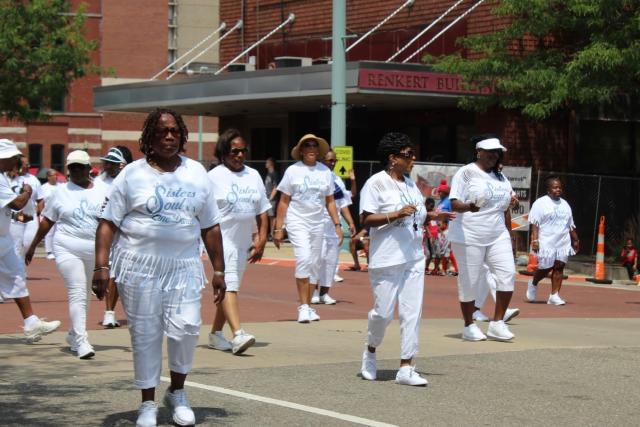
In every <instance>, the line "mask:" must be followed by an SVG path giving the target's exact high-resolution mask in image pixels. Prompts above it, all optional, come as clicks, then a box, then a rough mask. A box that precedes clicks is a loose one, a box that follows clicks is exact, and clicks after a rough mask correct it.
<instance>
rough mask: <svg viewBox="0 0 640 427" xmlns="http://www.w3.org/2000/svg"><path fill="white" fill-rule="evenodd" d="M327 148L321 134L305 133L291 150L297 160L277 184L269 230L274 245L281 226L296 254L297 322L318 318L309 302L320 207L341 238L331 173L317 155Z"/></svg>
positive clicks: (321, 231)
mask: <svg viewBox="0 0 640 427" xmlns="http://www.w3.org/2000/svg"><path fill="white" fill-rule="evenodd" d="M327 152H329V144H327V141H325V140H324V139H322V138H319V137H317V136H315V135H313V134H307V135H305V136H303V137H302V138H300V141H298V144H297V145H296V146H295V147H293V149H292V150H291V157H293V158H294V159H295V160H298V162H296V163H294V164H293V165H291V166H289V167H288V168H287V170H286V171H285V173H284V176H283V177H282V180H281V181H280V184H278V191H280V193H281V196H280V202H279V203H278V212H277V217H276V222H275V229H274V230H273V243H274V244H275V245H276V247H277V248H280V244H281V243H282V239H283V231H284V230H283V227H285V224H286V229H287V234H288V235H289V240H290V241H291V244H292V245H293V251H294V254H295V257H296V270H295V278H296V286H297V288H298V298H299V300H300V306H298V322H299V323H309V322H310V321H315V320H320V316H318V314H317V313H316V311H315V310H314V309H313V308H311V307H310V306H309V303H310V302H311V293H312V292H313V287H312V286H311V285H310V284H311V283H314V284H315V283H318V275H319V265H320V264H319V263H318V259H319V258H320V256H321V254H322V241H323V236H324V221H323V218H322V213H323V210H324V209H325V207H326V209H327V212H328V213H329V216H330V217H331V221H332V222H333V227H334V228H335V230H336V235H337V236H338V239H342V228H341V226H340V218H339V217H338V212H337V210H336V203H335V201H334V199H333V188H334V184H333V174H332V173H331V171H330V170H329V168H327V167H326V166H325V165H323V164H322V163H320V159H322V158H324V156H325V155H326V154H327Z"/></svg>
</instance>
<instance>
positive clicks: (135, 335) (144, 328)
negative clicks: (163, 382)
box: [118, 278, 202, 389]
mask: <svg viewBox="0 0 640 427" xmlns="http://www.w3.org/2000/svg"><path fill="white" fill-rule="evenodd" d="M154 279H155V278H153V279H150V280H147V281H144V282H134V284H128V283H127V282H124V283H122V282H119V283H118V291H119V292H120V298H121V299H122V306H123V307H124V311H125V313H126V315H127V321H128V322H129V333H130V334H131V346H132V347H133V367H134V371H135V385H136V387H137V388H139V389H147V388H153V387H156V386H157V385H158V384H159V383H160V371H161V369H162V340H163V336H164V335H166V336H167V349H168V353H169V369H170V370H171V371H173V372H177V373H179V374H187V373H189V371H190V370H191V365H192V364H193V354H194V352H195V348H196V344H197V343H198V334H199V333H200V325H201V324H202V321H201V319H200V291H201V288H200V287H201V284H200V283H199V282H198V283H196V281H195V280H194V284H193V286H189V287H187V288H183V289H166V288H164V289H163V286H162V284H161V283H160V282H158V281H157V280H154Z"/></svg>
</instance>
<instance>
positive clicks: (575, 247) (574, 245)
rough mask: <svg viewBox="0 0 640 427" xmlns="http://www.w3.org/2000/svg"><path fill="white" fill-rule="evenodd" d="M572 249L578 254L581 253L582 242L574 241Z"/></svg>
mask: <svg viewBox="0 0 640 427" xmlns="http://www.w3.org/2000/svg"><path fill="white" fill-rule="evenodd" d="M571 247H572V248H573V250H574V251H576V253H578V252H579V251H580V240H572V241H571Z"/></svg>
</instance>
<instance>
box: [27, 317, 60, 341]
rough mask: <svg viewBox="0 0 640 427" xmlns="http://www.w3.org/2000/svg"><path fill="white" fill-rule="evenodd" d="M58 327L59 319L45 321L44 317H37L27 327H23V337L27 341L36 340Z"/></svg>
mask: <svg viewBox="0 0 640 427" xmlns="http://www.w3.org/2000/svg"><path fill="white" fill-rule="evenodd" d="M59 327H60V321H59V320H52V321H51V322H47V321H46V320H44V319H38V321H37V322H35V324H34V325H33V326H32V327H30V328H29V329H27V328H25V329H24V337H25V339H26V340H27V342H28V343H34V342H38V341H40V340H41V339H42V337H43V336H44V335H48V334H50V333H51V332H53V331H55V330H56V329H58V328H59Z"/></svg>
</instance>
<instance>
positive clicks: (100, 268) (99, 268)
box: [93, 267, 109, 273]
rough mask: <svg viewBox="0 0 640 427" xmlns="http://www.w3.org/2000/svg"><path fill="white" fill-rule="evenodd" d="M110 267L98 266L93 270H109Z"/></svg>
mask: <svg viewBox="0 0 640 427" xmlns="http://www.w3.org/2000/svg"><path fill="white" fill-rule="evenodd" d="M108 269H109V267H96V268H94V269H93V272H94V273H95V272H96V271H100V270H108Z"/></svg>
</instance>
